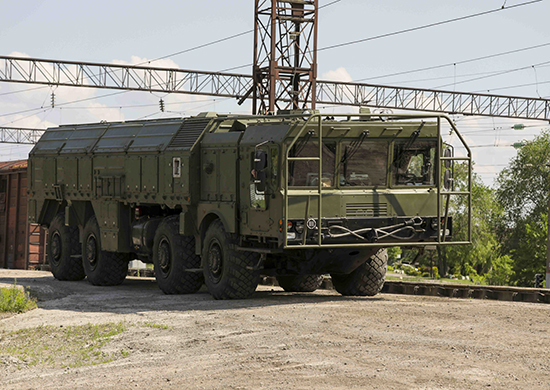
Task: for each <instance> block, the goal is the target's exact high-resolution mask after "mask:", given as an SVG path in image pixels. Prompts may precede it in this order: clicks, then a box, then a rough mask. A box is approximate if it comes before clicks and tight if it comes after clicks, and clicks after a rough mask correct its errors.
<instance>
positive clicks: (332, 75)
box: [321, 67, 353, 82]
mask: <svg viewBox="0 0 550 390" xmlns="http://www.w3.org/2000/svg"><path fill="white" fill-rule="evenodd" d="M321 78H322V79H323V80H328V81H342V82H352V81H353V79H352V78H351V75H350V74H349V73H348V71H347V70H346V68H344V67H340V68H338V69H336V70H329V71H328V72H326V73H323V75H322V76H321Z"/></svg>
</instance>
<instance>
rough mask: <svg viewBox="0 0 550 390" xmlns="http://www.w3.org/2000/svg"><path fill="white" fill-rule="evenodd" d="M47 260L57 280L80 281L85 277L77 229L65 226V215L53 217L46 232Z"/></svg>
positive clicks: (60, 214)
mask: <svg viewBox="0 0 550 390" xmlns="http://www.w3.org/2000/svg"><path fill="white" fill-rule="evenodd" d="M48 259H49V261H50V267H51V268H52V274H53V276H54V277H55V278H56V279H58V280H73V281H74V280H82V279H84V277H85V276H86V274H85V273H84V268H83V267H82V258H81V256H80V243H79V242H78V228H77V227H72V226H65V213H59V214H57V215H56V216H55V218H54V219H53V221H52V223H51V224H50V228H49V230H48Z"/></svg>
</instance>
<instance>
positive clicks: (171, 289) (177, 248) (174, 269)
mask: <svg viewBox="0 0 550 390" xmlns="http://www.w3.org/2000/svg"><path fill="white" fill-rule="evenodd" d="M153 262H154V263H155V276H156V279H157V284H158V286H159V288H160V289H161V290H162V291H163V292H164V293H165V294H191V293H194V292H197V291H198V290H199V289H200V288H201V286H202V283H203V275H202V274H201V273H197V272H189V271H188V270H189V269H195V270H198V269H199V268H200V266H201V259H200V256H197V255H195V238H194V237H190V236H182V235H180V234H179V222H178V218H176V217H169V218H167V219H165V220H164V221H162V222H161V224H160V225H159V227H158V229H157V232H156V234H155V241H154V245H153Z"/></svg>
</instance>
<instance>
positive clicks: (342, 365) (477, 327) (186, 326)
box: [0, 270, 550, 390]
mask: <svg viewBox="0 0 550 390" xmlns="http://www.w3.org/2000/svg"><path fill="white" fill-rule="evenodd" d="M14 278H16V279H17V283H18V284H21V285H24V286H30V288H31V291H32V292H33V294H35V295H37V296H38V297H39V302H38V306H39V308H38V309H36V310H32V311H30V312H27V313H24V314H18V315H14V316H4V317H0V378H2V382H1V383H0V387H1V388H5V389H31V388H35V389H43V388H68V389H78V388H86V389H90V388H91V389H105V388H117V389H119V388H145V387H146V388H149V389H157V388H158V389H165V388H175V389H183V388H185V389H352V388H366V389H481V388H492V389H545V390H547V389H549V388H550V354H549V351H548V345H549V343H550V305H543V304H530V303H514V302H498V301H484V300H466V299H449V298H435V297H421V296H405V295H391V294H383V295H379V296H376V297H374V298H346V297H341V296H339V295H338V294H337V293H335V292H334V291H327V290H319V291H317V292H315V293H310V294H296V293H285V292H283V291H282V290H281V289H280V288H278V287H265V286H260V287H259V288H258V290H257V292H256V294H255V295H254V296H253V297H252V298H251V299H248V300H236V301H215V300H214V299H212V298H211V297H210V295H209V294H208V293H207V292H206V291H203V290H201V291H200V292H199V293H197V294H193V295H179V296H168V295H164V294H163V293H162V292H161V291H160V290H159V289H158V288H157V286H156V284H155V282H154V280H153V279H149V278H140V279H138V278H128V279H127V280H126V281H125V282H124V283H123V284H122V285H121V286H118V287H94V286H91V285H89V284H88V283H87V282H86V281H82V282H59V281H56V280H54V279H53V277H52V276H51V275H50V274H49V273H46V272H38V271H13V270H0V285H2V286H4V285H9V284H13V280H14ZM89 324H118V325H117V326H120V324H122V327H123V328H124V330H122V331H120V332H116V334H114V335H112V336H110V337H108V338H106V339H104V340H105V342H102V343H101V344H97V343H96V344H95V346H90V345H91V344H93V342H89V343H88V344H85V341H86V340H84V341H82V340H80V341H78V343H77V342H76V341H75V339H74V337H73V338H72V339H69V338H67V334H68V333H74V330H75V329H81V330H82V329H84V328H83V326H89ZM113 326H115V325H113ZM23 329H30V330H29V331H22V330H23ZM67 332H68V333H67ZM29 335H40V336H37V337H31V336H29ZM83 337H84V336H83ZM33 343H34V344H33ZM23 344H24V345H23ZM33 345H34V349H33ZM44 345H46V347H45V346H44ZM9 347H11V348H12V349H11V351H17V353H15V352H14V353H9V352H6V351H10V349H9ZM13 347H16V348H17V349H13ZM86 348H88V349H90V350H92V349H93V348H95V349H94V350H95V351H100V352H96V353H98V354H99V353H101V355H100V357H101V356H103V357H106V358H105V359H104V360H105V361H107V362H104V363H97V360H94V361H93V362H95V364H92V361H89V362H88V363H86V362H84V363H82V362H81V363H79V364H73V363H78V362H77V356H80V355H79V353H81V352H82V350H83V349H86ZM36 351H40V353H42V354H45V353H47V352H43V351H63V352H55V354H57V356H58V357H57V358H54V359H50V360H48V361H38V362H36V361H33V360H32V359H31V358H28V357H26V355H25V354H31V353H37V352H36ZM60 353H62V354H63V356H61V355H59V354H60ZM55 354H54V355H55ZM107 357H108V359H107ZM60 362H63V364H62V363H60Z"/></svg>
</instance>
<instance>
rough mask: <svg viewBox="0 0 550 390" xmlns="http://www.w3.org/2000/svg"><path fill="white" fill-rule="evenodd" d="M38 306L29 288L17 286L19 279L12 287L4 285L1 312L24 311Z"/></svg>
mask: <svg viewBox="0 0 550 390" xmlns="http://www.w3.org/2000/svg"><path fill="white" fill-rule="evenodd" d="M35 308H36V302H35V300H34V299H32V298H31V297H30V296H29V294H28V292H27V290H26V289H25V288H23V289H22V290H21V289H20V288H19V287H17V281H14V282H13V286H11V287H2V294H1V295H0V312H2V313H4V312H11V313H23V312H25V311H28V310H32V309H35Z"/></svg>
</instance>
